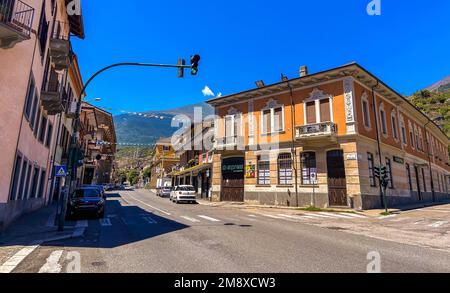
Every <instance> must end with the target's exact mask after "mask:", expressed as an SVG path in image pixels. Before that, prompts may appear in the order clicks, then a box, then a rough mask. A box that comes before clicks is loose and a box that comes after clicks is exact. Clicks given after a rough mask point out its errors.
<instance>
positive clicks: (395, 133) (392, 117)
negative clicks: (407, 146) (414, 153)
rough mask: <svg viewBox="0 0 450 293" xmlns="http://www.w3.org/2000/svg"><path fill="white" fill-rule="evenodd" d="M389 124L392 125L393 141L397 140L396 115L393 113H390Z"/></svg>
mask: <svg viewBox="0 0 450 293" xmlns="http://www.w3.org/2000/svg"><path fill="white" fill-rule="evenodd" d="M391 123H392V135H393V136H394V139H395V140H398V124H397V113H396V112H395V111H392V112H391Z"/></svg>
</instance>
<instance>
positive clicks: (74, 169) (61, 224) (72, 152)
mask: <svg viewBox="0 0 450 293" xmlns="http://www.w3.org/2000/svg"><path fill="white" fill-rule="evenodd" d="M120 66H140V67H163V68H178V69H180V68H183V69H185V68H191V66H189V65H171V64H154V63H139V62H122V63H116V64H112V65H109V66H106V67H104V68H102V69H100V70H99V71H97V72H96V73H94V75H92V76H91V77H90V78H89V79H88V81H87V82H86V84H85V85H84V86H83V89H82V90H81V92H80V95H79V98H78V101H79V103H78V107H77V111H76V114H75V119H74V122H75V124H74V126H73V134H72V141H71V144H70V151H69V164H70V167H71V168H70V170H71V171H70V173H71V174H70V177H71V181H70V182H73V181H74V180H76V176H77V174H76V173H77V166H76V162H75V149H76V145H77V138H76V136H75V134H76V133H77V132H78V128H79V124H80V116H81V103H82V98H83V94H85V92H86V89H87V87H88V86H89V84H90V83H91V82H92V81H93V80H94V79H95V78H96V77H97V76H99V75H100V74H101V73H103V72H105V71H107V70H109V69H112V68H115V67H120ZM68 183H69V182H68V180H67V179H66V182H65V188H64V189H65V192H64V200H63V207H62V211H61V214H60V217H59V222H58V230H59V231H63V230H64V222H65V218H66V213H67V204H68V200H69V192H70V186H69V184H68Z"/></svg>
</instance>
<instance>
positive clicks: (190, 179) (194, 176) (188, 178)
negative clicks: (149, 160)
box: [169, 164, 212, 199]
mask: <svg viewBox="0 0 450 293" xmlns="http://www.w3.org/2000/svg"><path fill="white" fill-rule="evenodd" d="M211 167H212V165H211V164H203V165H198V166H194V167H192V168H188V169H185V170H183V171H178V172H174V173H172V174H169V175H170V177H171V178H172V186H179V185H192V186H194V188H195V191H196V192H197V196H198V198H201V199H209V198H210V197H211V175H212V169H211Z"/></svg>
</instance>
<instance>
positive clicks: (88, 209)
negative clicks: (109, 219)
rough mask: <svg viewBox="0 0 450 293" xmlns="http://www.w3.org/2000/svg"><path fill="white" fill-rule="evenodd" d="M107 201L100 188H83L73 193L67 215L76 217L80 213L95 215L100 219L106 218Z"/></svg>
mask: <svg viewBox="0 0 450 293" xmlns="http://www.w3.org/2000/svg"><path fill="white" fill-rule="evenodd" d="M105 205H106V201H105V199H104V198H103V197H102V195H101V193H100V191H99V189H98V188H88V187H83V188H79V189H76V190H75V192H74V193H73V195H72V197H71V199H70V201H69V206H68V209H67V214H68V215H70V216H74V215H77V214H80V213H95V214H96V215H97V216H98V217H99V218H104V216H105Z"/></svg>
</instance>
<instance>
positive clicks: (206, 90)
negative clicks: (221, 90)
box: [202, 85, 215, 97]
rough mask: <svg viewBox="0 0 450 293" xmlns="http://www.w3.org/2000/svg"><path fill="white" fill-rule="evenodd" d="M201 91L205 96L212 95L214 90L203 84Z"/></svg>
mask: <svg viewBox="0 0 450 293" xmlns="http://www.w3.org/2000/svg"><path fill="white" fill-rule="evenodd" d="M202 93H203V95H204V96H205V97H214V96H215V95H214V92H213V91H212V90H211V89H210V88H209V87H208V86H207V85H205V88H204V89H203V90H202Z"/></svg>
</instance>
